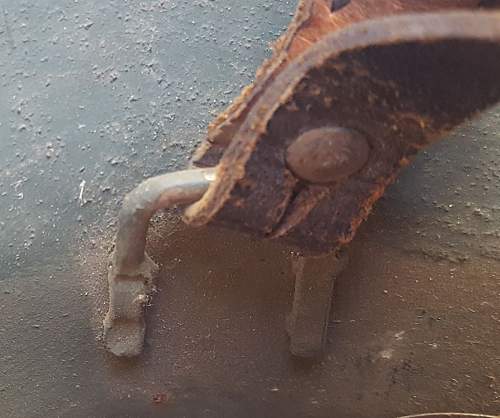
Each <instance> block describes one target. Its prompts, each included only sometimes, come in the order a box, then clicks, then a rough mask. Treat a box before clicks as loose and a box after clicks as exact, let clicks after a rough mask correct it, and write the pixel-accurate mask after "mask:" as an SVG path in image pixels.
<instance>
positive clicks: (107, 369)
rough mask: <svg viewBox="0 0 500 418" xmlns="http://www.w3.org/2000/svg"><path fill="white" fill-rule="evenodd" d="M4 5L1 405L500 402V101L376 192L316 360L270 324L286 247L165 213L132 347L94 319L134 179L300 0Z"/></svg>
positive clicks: (258, 412)
mask: <svg viewBox="0 0 500 418" xmlns="http://www.w3.org/2000/svg"><path fill="white" fill-rule="evenodd" d="M0 6H1V13H2V15H1V16H0V23H1V24H0V94H1V95H0V236H1V239H0V265H1V271H0V316H1V320H0V404H1V405H2V416H6V417H38V416H63V417H113V416H120V417H139V416H153V417H154V416H173V417H183V416H186V417H197V416H200V417H206V416H208V417H221V416H228V417H235V416H239V417H246V416H248V417H254V416H263V417H267V416H269V417H274V416H290V417H304V416H313V417H331V416H338V417H346V418H349V417H367V418H368V417H372V416H374V414H375V416H377V417H378V416H380V417H393V416H397V415H404V414H411V413H419V412H433V411H436V410H469V411H477V412H482V413H489V414H491V413H493V414H494V413H498V412H499V410H500V406H499V399H500V394H499V393H500V387H499V383H498V381H499V379H500V377H499V376H500V365H499V364H500V362H499V356H500V354H499V351H498V350H499V349H498V347H499V341H498V338H499V332H498V330H499V327H500V313H499V308H498V296H499V294H500V283H499V282H500V279H499V273H498V272H499V271H500V244H499V241H500V235H499V232H498V231H499V230H500V224H499V222H500V221H499V219H500V218H499V216H498V215H499V212H500V208H499V202H500V180H499V179H500V172H499V161H500V134H499V132H500V110H498V109H497V110H493V111H491V112H489V113H488V114H486V115H485V116H484V117H483V118H482V119H481V120H479V121H477V122H475V123H474V124H472V125H470V126H467V127H464V128H462V129H461V130H460V131H458V132H457V133H456V134H455V135H453V140H450V141H446V142H444V143H442V144H439V145H438V146H436V147H434V148H433V149H432V150H430V151H427V152H425V153H424V154H423V155H422V156H421V157H419V159H418V160H417V162H416V163H415V164H414V166H413V167H412V168H410V169H409V170H407V171H406V173H405V174H404V175H403V177H402V178H401V179H400V181H399V182H398V183H397V184H396V185H395V186H394V187H393V188H392V189H391V191H390V193H389V194H388V195H387V197H386V198H385V199H384V200H383V201H382V202H381V203H380V204H379V205H378V207H377V210H376V212H375V214H374V215H373V217H372V219H370V221H369V222H368V223H367V225H366V226H365V227H364V229H363V230H362V231H361V233H360V235H359V236H358V238H357V240H356V242H355V243H354V245H353V246H352V248H351V250H350V251H351V254H350V258H351V260H352V259H354V260H359V262H356V263H351V264H350V267H348V269H347V271H346V273H345V276H342V277H339V279H338V282H337V285H336V292H337V299H336V301H337V304H336V305H335V306H334V307H333V313H332V321H331V324H330V334H329V344H328V348H327V353H326V356H325V358H324V359H323V360H322V361H321V362H318V363H307V362H294V361H292V360H291V359H290V357H289V355H288V352H287V350H288V341H287V337H286V334H285V332H284V330H283V331H282V333H280V332H278V331H277V330H282V329H283V327H282V324H283V321H284V317H285V315H286V313H287V312H288V311H289V308H290V303H291V292H292V289H293V282H292V280H289V278H290V271H289V255H288V254H287V252H286V250H283V249H282V248H278V247H276V246H274V245H273V244H271V243H261V242H255V241H253V240H251V239H248V238H246V237H242V236H240V235H238V234H234V233H229V232H225V231H222V230H189V229H186V228H184V227H182V226H181V225H179V224H178V223H177V221H176V218H175V217H171V216H170V215H168V216H167V215H166V216H164V217H163V218H160V219H157V221H156V222H155V224H154V226H153V228H152V232H151V234H150V244H149V245H150V253H151V255H152V257H153V258H154V259H155V261H158V262H160V263H161V264H162V271H161V273H160V275H161V277H160V280H159V281H158V289H157V291H158V294H157V295H156V296H155V301H157V302H155V303H154V305H153V306H152V307H150V311H149V313H148V315H149V320H150V324H151V328H154V329H155V333H154V334H151V335H149V336H147V340H146V341H147V347H146V350H145V355H144V356H143V358H141V359H140V360H138V361H135V362H120V361H117V360H115V359H113V358H111V356H109V355H107V354H106V353H105V351H104V349H102V348H101V347H102V342H101V341H100V338H101V337H100V332H101V320H102V317H103V315H104V313H105V312H106V308H107V306H106V263H107V258H108V255H109V251H110V250H111V243H112V237H113V233H114V229H115V219H116V214H117V211H118V206H119V202H120V199H121V196H123V195H124V194H125V192H126V191H128V190H131V189H132V188H133V187H134V186H135V185H136V184H138V183H139V182H140V181H141V180H142V179H143V178H146V177H151V176H153V175H156V174H160V173H164V172H166V171H170V170H174V169H177V168H180V167H183V166H185V164H186V163H187V160H188V158H189V155H190V153H191V151H192V150H193V149H194V146H195V144H196V143H197V142H198V141H199V140H200V139H201V137H202V135H203V132H204V129H205V126H206V124H207V123H208V122H209V121H210V119H211V117H212V115H213V114H214V113H216V112H217V111H218V110H220V109H221V108H222V107H224V105H225V104H226V103H227V102H228V101H229V100H230V99H231V98H232V97H233V96H235V95H236V94H237V92H238V90H239V89H240V87H242V86H243V85H244V84H246V83H247V82H248V81H250V80H251V78H252V77H253V71H254V69H255V68H256V67H257V66H258V65H259V63H260V62H261V60H262V59H263V57H264V56H265V55H266V46H267V42H268V41H269V40H271V39H274V38H275V37H276V36H277V35H278V33H279V32H280V30H281V29H282V28H283V27H284V26H286V24H287V23H288V21H289V19H290V13H291V12H292V11H293V9H294V7H295V3H294V2H284V1H283V2H282V1H279V2H271V1H260V0H259V1H255V2H252V3H251V4H249V3H242V2H238V1H230V0H224V1H222V0H221V1H205V0H199V1H194V2H188V1H176V0H171V1H168V0H165V1H160V0H157V1H152V0H151V1H140V2H135V1H134V2H132V1H108V2H99V1H92V0H91V1H86V2H83V1H71V2H69V1H62V0H57V1H54V0H40V1H37V2H27V1H26V2H17V1H13V0H12V1H9V0H2V2H1V3H0ZM166 238H168V239H166ZM347 277H349V280H346V278H347Z"/></svg>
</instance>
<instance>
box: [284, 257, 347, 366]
mask: <svg viewBox="0 0 500 418" xmlns="http://www.w3.org/2000/svg"><path fill="white" fill-rule="evenodd" d="M346 264H347V255H346V254H343V253H342V254H335V253H331V254H327V255H323V256H319V257H304V256H298V257H296V256H295V257H293V258H292V270H293V272H294V274H295V293H294V297H293V305H292V311H291V312H290V315H289V317H288V319H287V331H288V335H289V336H290V351H291V353H292V354H293V355H294V356H297V357H305V358H311V357H315V356H317V355H319V354H321V352H322V351H323V349H324V346H325V343H326V337H327V331H328V323H329V318H330V309H331V306H332V298H333V285H334V283H335V278H336V276H337V275H338V274H340V272H341V271H342V270H343V269H344V268H345V266H346Z"/></svg>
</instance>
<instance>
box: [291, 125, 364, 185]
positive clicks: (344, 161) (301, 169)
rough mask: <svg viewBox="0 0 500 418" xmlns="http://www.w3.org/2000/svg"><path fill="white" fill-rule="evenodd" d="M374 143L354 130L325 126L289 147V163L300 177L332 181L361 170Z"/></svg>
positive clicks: (316, 180) (306, 133) (298, 139)
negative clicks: (370, 144) (371, 143)
mask: <svg viewBox="0 0 500 418" xmlns="http://www.w3.org/2000/svg"><path fill="white" fill-rule="evenodd" d="M369 153H370V146H369V145H368V142H367V141H366V139H365V137H364V136H363V135H361V134H360V133H358V132H356V131H353V130H351V129H345V128H338V127H324V128H318V129H312V130H310V131H307V132H305V133H303V134H302V135H300V136H299V137H298V138H297V139H296V140H295V141H294V142H293V143H292V144H291V145H290V146H289V147H288V149H287V152H286V162H287V164H288V167H289V168H290V170H291V171H292V172H293V173H294V174H295V175H296V176H297V177H299V178H301V179H303V180H306V181H309V182H311V183H331V182H334V181H338V180H340V179H343V178H346V177H348V176H350V175H352V174H354V173H356V172H357V171H359V170H360V169H361V168H362V167H363V166H364V165H365V164H366V162H367V161H368V156H369Z"/></svg>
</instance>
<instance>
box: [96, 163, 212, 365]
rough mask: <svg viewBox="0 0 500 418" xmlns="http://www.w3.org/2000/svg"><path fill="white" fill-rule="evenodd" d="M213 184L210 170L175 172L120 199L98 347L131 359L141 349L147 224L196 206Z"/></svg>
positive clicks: (151, 270)
mask: <svg viewBox="0 0 500 418" xmlns="http://www.w3.org/2000/svg"><path fill="white" fill-rule="evenodd" d="M214 180H215V169H214V168H209V169H196V170H186V171H179V172H176V173H170V174H165V175H163V176H158V177H154V178H150V179H148V180H146V181H144V182H143V183H141V184H140V185H139V186H138V187H137V188H136V189H134V190H133V191H132V192H130V193H129V194H128V195H127V196H126V197H125V199H124V201H123V205H122V208H121V210H120V214H119V222H118V232H117V235H116V241H115V250H114V252H113V255H112V259H111V265H110V268H109V272H108V284H109V310H108V313H107V314H106V317H105V319H104V342H105V345H106V348H107V349H108V350H109V351H110V352H112V353H113V354H115V355H116V356H123V357H132V356H136V355H138V354H140V353H141V351H142V347H143V345H144V335H145V331H146V324H145V321H144V306H145V305H146V303H147V302H148V301H149V299H150V295H151V290H152V285H153V279H154V277H155V276H156V274H157V272H158V267H157V265H156V264H155V263H154V262H153V261H152V260H151V259H150V258H149V257H148V255H147V254H146V252H145V248H146V234H147V231H148V227H149V222H150V219H151V218H152V216H153V215H154V214H155V213H156V212H157V211H158V210H160V209H166V208H169V207H172V206H175V205H180V204H188V203H193V202H195V201H196V200H199V199H200V198H201V197H202V196H203V195H204V194H205V192H206V191H207V189H208V187H209V186H210V184H211V183H212V182H213V181H214Z"/></svg>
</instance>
